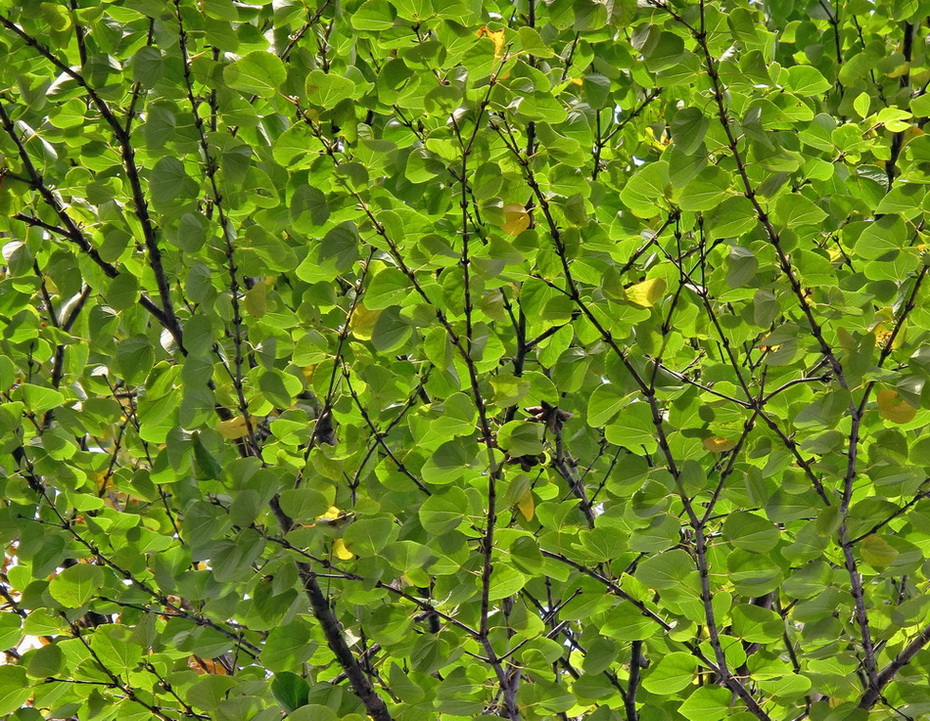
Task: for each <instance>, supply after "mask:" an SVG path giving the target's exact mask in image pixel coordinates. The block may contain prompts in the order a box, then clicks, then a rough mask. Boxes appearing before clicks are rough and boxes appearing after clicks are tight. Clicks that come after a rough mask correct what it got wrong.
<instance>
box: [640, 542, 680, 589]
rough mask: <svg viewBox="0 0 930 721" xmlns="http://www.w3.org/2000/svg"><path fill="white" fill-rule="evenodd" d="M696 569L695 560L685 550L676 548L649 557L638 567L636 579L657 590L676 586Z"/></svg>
mask: <svg viewBox="0 0 930 721" xmlns="http://www.w3.org/2000/svg"><path fill="white" fill-rule="evenodd" d="M693 571H694V562H693V561H692V560H691V556H689V555H688V554H687V553H686V552H685V551H682V550H680V549H675V550H673V551H666V552H665V553H660V554H659V555H658V556H653V557H652V558H647V559H646V560H645V561H643V562H642V563H641V564H639V567H638V568H637V569H636V579H637V580H638V581H640V583H643V584H644V585H646V586H648V587H649V588H654V589H656V590H657V591H661V590H665V589H669V588H675V587H677V586H679V585H680V584H681V583H682V581H684V580H685V579H686V578H688V576H689V575H691V573H692V572H693Z"/></svg>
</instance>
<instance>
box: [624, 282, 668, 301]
mask: <svg viewBox="0 0 930 721" xmlns="http://www.w3.org/2000/svg"><path fill="white" fill-rule="evenodd" d="M664 292H665V281H664V280H663V279H662V278H650V279H649V280H644V281H643V282H642V283H636V284H635V285H631V286H630V287H629V288H627V289H626V299H627V300H628V301H630V302H631V303H635V304H636V305H638V306H642V307H643V308H651V307H652V306H654V305H655V304H656V303H657V302H658V300H659V298H661V297H662V294H663V293H664Z"/></svg>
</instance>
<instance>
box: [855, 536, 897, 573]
mask: <svg viewBox="0 0 930 721" xmlns="http://www.w3.org/2000/svg"><path fill="white" fill-rule="evenodd" d="M859 548H860V549H861V551H862V560H864V561H865V562H866V563H868V564H869V565H870V566H874V567H875V568H884V567H885V566H888V565H890V564H892V563H894V561H895V559H896V558H897V557H898V555H899V554H898V549H897V548H895V547H894V546H892V545H891V544H890V543H888V541H886V540H885V539H884V538H882V537H881V536H876V535H875V534H874V533H873V534H872V535H871V536H866V537H865V538H863V539H862V544H861V545H860V547H859Z"/></svg>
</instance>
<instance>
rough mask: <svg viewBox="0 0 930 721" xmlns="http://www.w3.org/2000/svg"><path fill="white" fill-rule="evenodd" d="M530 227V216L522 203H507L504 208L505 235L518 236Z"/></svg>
mask: <svg viewBox="0 0 930 721" xmlns="http://www.w3.org/2000/svg"><path fill="white" fill-rule="evenodd" d="M529 227H530V214H529V213H527V212H526V207H525V206H524V205H523V204H522V203H508V204H507V205H505V206H504V225H503V229H504V232H505V233H507V235H520V233H522V232H523V231H524V230H526V229H527V228H529Z"/></svg>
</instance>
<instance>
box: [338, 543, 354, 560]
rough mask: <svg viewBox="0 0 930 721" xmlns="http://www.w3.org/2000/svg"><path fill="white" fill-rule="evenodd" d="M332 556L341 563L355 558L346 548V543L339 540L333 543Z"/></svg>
mask: <svg viewBox="0 0 930 721" xmlns="http://www.w3.org/2000/svg"><path fill="white" fill-rule="evenodd" d="M333 554H334V555H335V556H336V558H338V559H339V560H341V561H351V560H352V559H353V558H355V554H354V553H352V551H350V550H349V549H348V548H346V542H345V541H343V540H342V539H341V538H337V539H336V540H335V541H333Z"/></svg>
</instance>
